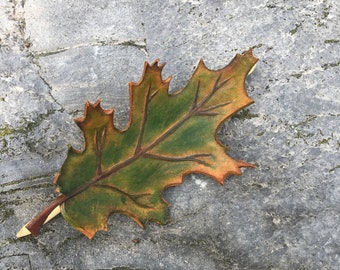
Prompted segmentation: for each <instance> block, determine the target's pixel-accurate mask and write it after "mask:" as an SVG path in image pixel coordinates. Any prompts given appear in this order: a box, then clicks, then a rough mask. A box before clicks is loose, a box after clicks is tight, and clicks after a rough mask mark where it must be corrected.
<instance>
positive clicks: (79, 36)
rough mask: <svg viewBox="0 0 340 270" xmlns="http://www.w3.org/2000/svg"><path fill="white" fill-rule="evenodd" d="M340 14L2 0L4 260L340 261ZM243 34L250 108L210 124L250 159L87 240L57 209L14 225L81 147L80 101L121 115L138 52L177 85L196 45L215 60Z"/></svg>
mask: <svg viewBox="0 0 340 270" xmlns="http://www.w3.org/2000/svg"><path fill="white" fill-rule="evenodd" d="M141 2H143V3H141ZM240 2H241V3H240ZM339 25H340V4H339V1H337V0H323V1H321V0H319V1H307V0H303V1H283V0H275V1H274V0H253V1H236V0H232V1H209V0H205V1H203V0H202V1H200V0H182V1H178V0H168V1H155V0H154V1H152V0H146V1H133V0H124V1H109V0H100V1H98V0H96V1H94V0H87V1H79V0H70V1H42V0H34V1H33V0H29V1H28V0H26V1H9V0H0V207H1V210H0V211H1V216H0V223H1V231H0V237H1V242H0V268H1V269H340V225H339V224H340V208H339V205H340V177H339V175H340V172H339V170H340V154H339V148H340V132H339V126H340V121H339V116H340V110H339V108H340V100H339V89H340V78H339V73H340V28H339ZM249 47H253V49H254V54H255V55H256V56H257V57H259V58H260V61H259V63H258V67H257V69H256V71H255V72H254V73H253V74H252V75H251V76H250V77H248V79H247V88H248V89H249V94H250V96H251V97H252V98H253V99H254V100H255V105H252V106H251V107H249V109H246V110H244V111H242V112H241V113H239V114H238V115H236V116H235V117H234V118H233V119H231V120H230V121H228V122H226V123H225V124H224V125H223V126H222V128H221V130H220V132H219V136H220V138H221V140H222V141H223V142H224V143H225V144H227V145H229V146H230V148H231V150H230V152H229V153H230V155H231V156H233V157H235V158H239V159H244V160H246V161H249V162H254V163H256V164H257V166H258V167H257V169H247V170H245V171H244V174H243V176H241V177H230V178H229V179H228V180H227V182H226V184H225V185H224V186H220V185H218V184H217V183H215V182H214V181H212V180H211V179H209V178H208V177H204V176H202V175H190V176H188V177H187V178H186V179H185V181H184V183H183V185H181V186H179V187H176V188H170V189H168V190H167V192H166V194H165V196H166V198H167V200H168V201H169V202H170V203H171V208H170V211H171V215H172V218H173V221H172V222H171V223H170V224H168V225H166V226H158V225H156V224H150V225H149V226H148V227H147V228H146V229H145V230H142V229H140V228H139V227H138V226H137V225H136V224H135V223H134V222H133V221H131V220H130V219H128V218H127V217H125V216H122V215H113V216H112V217H111V218H110V219H109V231H108V232H102V233H98V234H97V235H96V236H95V238H94V239H93V240H91V241H90V240H88V239H87V238H86V237H84V236H83V235H81V234H80V233H78V232H77V231H75V230H74V229H72V228H71V227H70V226H68V225H67V224H66V223H65V222H64V221H63V219H62V218H61V217H58V218H56V219H54V220H53V221H51V222H50V223H48V224H46V225H45V226H44V227H43V229H42V231H41V234H40V235H39V236H38V237H37V238H33V237H31V236H30V237H26V238H22V239H16V238H15V234H16V232H17V230H18V229H20V227H21V226H22V225H23V224H24V223H25V222H27V221H29V220H30V218H32V217H33V216H34V215H35V214H36V213H37V212H38V211H39V210H41V209H42V208H43V207H44V206H45V205H47V204H48V202H50V201H52V199H53V198H54V197H55V196H56V194H55V193H53V190H54V186H53V184H52V179H53V175H54V174H55V172H57V171H58V169H59V168H60V166H61V164H62V162H63V160H64V158H65V155H66V151H67V148H68V144H72V145H73V146H75V147H77V148H81V147H82V140H83V139H82V137H81V134H80V131H79V129H78V128H77V127H76V125H75V124H74V123H73V121H72V118H74V117H76V116H80V115H82V110H83V106H84V101H85V100H86V99H89V100H90V101H91V102H94V101H96V100H97V99H102V100H103V105H104V107H105V108H111V107H115V109H116V114H115V122H116V123H117V124H118V125H119V126H120V127H121V128H124V127H125V124H126V121H127V116H128V110H129V107H128V91H127V83H128V82H129V81H138V79H139V77H140V75H141V72H142V65H143V62H144V61H145V60H148V61H150V62H152V61H153V60H155V58H160V59H161V62H167V66H166V67H165V68H164V77H167V76H169V75H171V74H172V75H173V77H172V83H171V91H176V90H178V89H180V88H181V87H183V86H184V85H185V82H186V81H187V79H188V78H189V77H190V76H191V73H192V72H193V70H194V68H195V65H196V64H197V62H198V60H199V58H201V57H202V58H204V59H205V62H206V64H207V66H208V67H210V68H220V67H222V66H223V65H225V64H226V63H227V62H229V61H230V60H231V58H232V57H233V56H234V55H235V54H236V53H238V52H242V51H244V50H246V49H248V48H249Z"/></svg>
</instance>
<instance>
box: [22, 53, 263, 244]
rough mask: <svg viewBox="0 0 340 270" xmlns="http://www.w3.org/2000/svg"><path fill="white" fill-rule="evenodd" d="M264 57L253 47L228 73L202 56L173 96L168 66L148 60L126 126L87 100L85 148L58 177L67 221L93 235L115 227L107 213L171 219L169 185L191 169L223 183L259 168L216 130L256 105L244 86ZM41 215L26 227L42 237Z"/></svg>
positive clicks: (134, 87) (141, 220)
mask: <svg viewBox="0 0 340 270" xmlns="http://www.w3.org/2000/svg"><path fill="white" fill-rule="evenodd" d="M256 62H257V59H256V58H255V57H254V56H253V54H252V51H251V49H249V50H248V51H247V52H245V53H243V54H242V55H240V54H237V55H236V56H235V58H234V59H233V60H232V61H231V62H230V64H228V65H227V66H226V67H224V68H222V69H220V70H209V69H208V68H207V67H206V66H205V65H204V63H203V61H202V60H201V61H200V62H199V64H198V66H197V68H196V71H195V72H194V74H193V75H192V77H191V79H190V80H189V82H188V84H187V85H186V87H185V88H184V89H182V90H181V91H179V92H177V93H175V94H169V93H168V88H169V83H170V78H167V79H165V80H163V79H162V76H161V71H162V68H163V65H159V63H158V60H156V61H155V62H154V63H152V64H148V63H145V65H144V72H143V75H142V78H141V79H140V81H139V82H138V83H130V84H129V91H130V109H131V110H130V120H129V124H128V127H127V129H126V130H118V129H117V128H116V127H115V126H114V124H113V113H114V111H113V110H104V109H102V108H101V106H100V102H99V101H97V102H96V103H94V104H91V103H89V102H87V103H86V104H85V112H84V117H83V118H80V119H76V120H75V122H76V123H77V125H78V126H79V127H80V129H81V130H82V132H83V134H84V138H85V146H84V149H83V150H82V151H77V150H75V149H73V148H70V149H69V152H68V155H67V158H66V160H65V162H64V164H63V166H62V168H61V170H60V172H59V174H58V175H57V177H56V179H55V183H56V185H57V186H58V191H59V192H60V193H61V194H62V195H61V197H58V198H59V200H58V202H57V203H55V204H56V205H62V215H63V217H64V218H65V220H66V221H67V222H68V223H69V224H71V225H72V226H73V227H74V228H76V229H77V230H79V231H81V232H82V233H84V234H85V235H86V236H88V237H89V238H92V237H93V236H94V234H95V233H96V232H97V231H100V230H107V224H106V222H107V218H108V216H109V215H110V214H111V213H115V212H119V213H123V214H126V215H128V216H130V217H131V218H133V219H134V220H135V221H136V222H137V223H138V224H139V225H140V226H144V225H145V224H146V223H147V222H148V221H154V222H157V223H160V224H166V223H167V222H169V220H170V217H169V215H168V204H167V202H166V201H165V200H164V199H163V197H162V194H163V192H164V189H165V188H167V187H170V186H176V185H179V184H181V183H182V179H183V177H184V176H185V175H187V174H190V173H201V174H205V175H209V176H211V177H212V178H213V179H215V180H216V181H217V182H219V183H221V184H223V183H224V181H225V179H226V177H227V176H228V175H232V174H237V175H239V174H241V172H240V167H252V165H251V164H248V163H245V162H243V161H239V160H234V159H232V158H231V157H229V156H228V155H227V154H226V150H227V149H226V147H225V146H224V145H223V144H221V143H220V142H219V141H218V139H217V136H216V133H217V130H218V128H219V126H220V125H221V124H222V123H223V121H225V120H226V119H227V118H229V117H230V116H232V115H233V114H235V113H236V112H237V111H239V110H240V109H242V108H244V107H246V106H248V105H249V104H251V103H252V102H253V100H252V99H251V98H250V97H248V95H247V93H246V90H245V87H244V83H245V79H246V76H247V75H248V73H249V72H250V71H251V69H252V68H253V67H254V66H255V64H256ZM50 208H51V207H50ZM45 216H46V213H45ZM40 219H41V218H40ZM37 220H39V217H36V218H35V221H34V222H31V224H29V225H28V226H26V227H27V228H28V229H29V230H30V231H31V232H32V233H33V234H34V235H36V234H37V233H38V230H39V228H40V226H41V225H42V223H41V222H43V221H44V220H39V222H37ZM40 223H41V224H40ZM39 224H40V225H39Z"/></svg>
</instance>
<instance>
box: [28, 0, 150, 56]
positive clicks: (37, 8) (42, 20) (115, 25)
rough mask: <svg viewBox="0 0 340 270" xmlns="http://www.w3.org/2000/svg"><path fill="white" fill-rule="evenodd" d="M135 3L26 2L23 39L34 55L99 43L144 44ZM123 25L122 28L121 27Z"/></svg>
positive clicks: (90, 0)
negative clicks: (27, 39) (26, 39)
mask: <svg viewBox="0 0 340 270" xmlns="http://www.w3.org/2000/svg"><path fill="white" fill-rule="evenodd" d="M141 19H142V17H141V16H140V14H139V8H138V5H137V3H136V2H134V1H126V0H124V1H105V0H104V1H92V0H89V1H77V0H75V1H67V2H64V1H26V2H25V22H26V37H27V38H29V39H30V41H31V42H32V47H31V50H33V51H35V52H40V53H41V52H52V51H60V50H64V49H70V48H77V47H83V46H87V45H98V44H116V43H121V42H129V41H135V42H137V43H139V44H143V43H144V40H143V37H144V34H143V24H142V21H141ZM122 26H124V27H122Z"/></svg>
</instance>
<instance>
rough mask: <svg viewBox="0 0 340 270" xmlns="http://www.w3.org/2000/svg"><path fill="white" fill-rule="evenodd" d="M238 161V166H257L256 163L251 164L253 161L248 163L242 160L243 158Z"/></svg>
mask: <svg viewBox="0 0 340 270" xmlns="http://www.w3.org/2000/svg"><path fill="white" fill-rule="evenodd" d="M236 162H237V166H238V167H239V168H241V167H245V168H246V167H247V168H256V165H254V164H251V163H248V162H244V161H242V160H236Z"/></svg>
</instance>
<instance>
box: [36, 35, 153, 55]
mask: <svg viewBox="0 0 340 270" xmlns="http://www.w3.org/2000/svg"><path fill="white" fill-rule="evenodd" d="M104 46H131V47H135V48H137V49H139V50H141V51H142V52H143V53H144V54H145V55H146V57H148V56H149V53H148V50H147V44H146V39H136V40H110V39H109V40H104V39H103V40H96V41H94V42H89V43H80V44H75V45H73V46H68V47H63V48H59V49H56V50H54V51H41V52H32V54H33V56H34V57H35V58H40V57H46V56H50V55H55V54H58V53H63V52H65V51H68V50H72V49H78V48H85V47H104Z"/></svg>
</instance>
